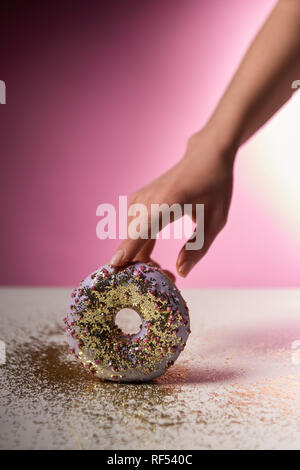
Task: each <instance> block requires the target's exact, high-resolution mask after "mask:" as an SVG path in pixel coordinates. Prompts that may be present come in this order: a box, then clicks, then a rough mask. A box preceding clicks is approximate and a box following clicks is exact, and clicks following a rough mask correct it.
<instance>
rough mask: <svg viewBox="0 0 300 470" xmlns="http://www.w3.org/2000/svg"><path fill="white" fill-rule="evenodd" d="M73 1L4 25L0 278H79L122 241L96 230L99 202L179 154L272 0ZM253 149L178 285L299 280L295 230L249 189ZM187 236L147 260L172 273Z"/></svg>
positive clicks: (63, 281) (8, 281)
mask: <svg viewBox="0 0 300 470" xmlns="http://www.w3.org/2000/svg"><path fill="white" fill-rule="evenodd" d="M68 3H70V2H68ZM73 3H74V2H73ZM75 3H77V2H75ZM75 3H74V5H73V6H70V7H69V9H68V8H66V9H65V10H64V11H61V7H57V11H55V10H53V9H52V10H51V11H42V10H41V11H40V12H39V11H38V12H35V15H33V16H31V17H30V19H29V14H28V13H27V15H28V16H26V14H25V13H24V15H25V16H24V18H23V20H22V17H20V18H18V19H16V18H14V16H13V13H10V15H11V16H10V21H11V23H8V24H9V25H10V26H9V27H7V28H6V30H5V34H6V39H7V42H6V50H3V51H2V52H3V53H2V60H3V64H4V66H3V69H1V72H0V79H2V80H5V81H6V84H7V105H5V106H1V107H0V119H1V122H0V126H1V127H0V133H1V153H2V171H1V176H0V178H1V189H2V197H1V220H2V244H1V251H2V253H1V279H0V282H1V284H5V285H75V284H77V283H78V281H79V280H80V279H82V278H83V277H84V276H85V275H87V274H88V273H89V272H90V271H91V270H92V269H94V268H95V267H97V266H98V265H101V264H103V263H105V262H107V261H108V260H109V259H110V257H111V255H112V253H113V251H114V249H115V248H116V247H117V245H118V241H110V240H106V241H100V240H98V239H97V238H96V223H97V220H98V219H97V217H96V207H97V206H98V204H100V203H102V202H108V203H114V204H116V203H117V200H118V196H119V195H124V194H128V195H129V194H130V193H131V192H132V191H134V190H135V189H137V188H138V187H140V186H142V185H144V184H145V183H147V182H149V181H150V180H151V179H152V178H154V177H156V176H157V175H159V174H160V173H161V172H162V171H164V170H166V169H167V168H168V167H169V166H170V165H172V164H173V163H174V162H176V160H177V159H178V158H179V157H180V156H181V155H182V153H183V150H184V148H185V142H186V139H187V138H188V136H189V135H190V134H191V133H192V132H194V131H196V130H197V129H199V128H200V127H201V125H203V124H204V123H205V120H206V119H207V117H208V116H209V114H210V112H211V111H212V109H213V107H214V106H215V104H216V102H217V100H218V98H219V97H220V95H221V93H222V91H223V90H224V88H225V86H226V84H227V83H228V80H229V79H230V76H231V74H232V72H233V71H234V69H235V68H236V66H237V64H238V62H239V60H240V58H241V57H242V54H243V53H244V51H245V49H246V47H247V45H248V43H249V41H250V40H251V38H252V37H253V35H254V34H255V33H256V32H257V30H258V28H259V27H260V25H261V24H262V22H263V20H264V18H265V17H266V15H267V14H268V12H269V11H270V10H271V8H272V6H273V5H274V1H273V0H243V1H241V0H226V1H224V0H213V1H199V0H185V1H176V0H172V1H169V0H166V1H155V0H154V1H145V2H141V1H139V2H131V1H128V2H124V3H123V5H122V2H117V3H116V5H114V6H115V8H114V9H113V8H107V9H105V8H102V7H100V6H99V3H100V4H101V3H102V2H99V3H98V4H97V2H87V3H82V4H81V6H80V7H79V6H78V3H77V6H75ZM111 3H113V2H111ZM66 4H67V2H66ZM70 5H72V3H71V4H70ZM21 16H22V15H21ZM28 19H29V21H27V20H28ZM14 21H15V22H14ZM12 25H13V26H12ZM2 34H4V33H2ZM295 78H299V77H295ZM287 119H288V116H287ZM263 132H264V131H263ZM262 135H263V134H262ZM283 138H284V136H283ZM254 140H255V138H254ZM262 145H263V144H262ZM249 149H252V151H250V150H248V151H246V148H245V150H244V149H242V150H241V151H240V153H239V157H238V162H237V165H236V169H235V173H236V184H235V189H234V196H233V202H232V209H231V214H230V218H229V222H228V225H227V226H226V228H225V230H224V231H223V232H222V234H221V235H220V236H219V237H218V239H217V240H216V242H215V244H214V246H213V248H212V249H211V251H210V253H209V254H208V255H207V256H206V257H205V259H204V260H203V261H202V262H201V264H199V265H198V267H196V269H195V270H194V271H193V273H192V274H191V275H190V276H189V278H188V279H186V280H180V281H179V282H178V284H179V285H180V286H209V287H214V286H224V287H226V286H238V287H239V286H299V275H300V254H299V253H300V252H299V237H298V236H296V235H297V234H296V231H295V230H294V228H293V227H291V228H289V227H287V223H286V220H285V219H284V218H281V217H280V214H277V212H276V208H275V209H274V207H273V209H272V200H270V198H269V199H268V198H267V197H264V194H263V191H262V193H261V196H260V197H257V192H256V186H255V184H256V183H255V177H254V178H252V179H251V178H248V164H247V162H248V161H249V162H250V160H251V159H252V158H253V159H254V161H255V158H257V155H255V154H256V147H255V145H252V147H251V144H250V147H249ZM264 153H265V150H264V148H261V144H260V155H259V158H264ZM283 158H284V157H283ZM255 171H256V170H255V169H254V171H253V172H252V174H254V175H255ZM257 171H259V168H258V169H257ZM262 186H263V182H262ZM274 192H276V187H275V186H274ZM270 194H271V195H272V191H271V193H270ZM271 199H272V198H271ZM277 215H278V216H277ZM181 244H182V243H181V242H178V241H160V242H159V243H158V244H157V247H156V249H155V257H156V258H157V259H158V260H159V261H160V262H161V263H162V265H163V266H164V267H166V268H169V269H174V266H175V261H176V256H177V252H178V250H179V248H180V246H181Z"/></svg>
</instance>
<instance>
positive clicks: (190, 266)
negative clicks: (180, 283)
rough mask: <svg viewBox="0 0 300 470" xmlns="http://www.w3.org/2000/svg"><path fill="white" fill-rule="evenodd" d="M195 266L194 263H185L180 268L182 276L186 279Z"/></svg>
mask: <svg viewBox="0 0 300 470" xmlns="http://www.w3.org/2000/svg"><path fill="white" fill-rule="evenodd" d="M194 266H195V263H194V262H193V261H184V262H183V263H182V264H181V265H180V266H179V268H178V272H179V274H180V276H182V277H186V276H187V275H188V273H189V272H190V271H191V270H192V269H193V267H194Z"/></svg>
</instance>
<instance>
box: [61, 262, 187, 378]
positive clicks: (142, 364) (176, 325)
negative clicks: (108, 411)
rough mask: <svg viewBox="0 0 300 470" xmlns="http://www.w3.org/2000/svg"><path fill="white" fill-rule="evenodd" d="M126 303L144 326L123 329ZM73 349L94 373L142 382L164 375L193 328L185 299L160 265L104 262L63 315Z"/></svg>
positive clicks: (77, 293)
mask: <svg viewBox="0 0 300 470" xmlns="http://www.w3.org/2000/svg"><path fill="white" fill-rule="evenodd" d="M124 308H130V309H132V310H135V311H136V312H137V313H138V314H139V316H140V317H141V323H142V324H141V327H140V331H139V332H138V333H136V334H133V335H129V334H127V335H126V334H124V333H123V332H122V330H120V328H118V327H117V325H116V324H115V317H116V315H117V313H118V312H119V311H120V310H121V309H124ZM64 321H65V324H66V328H65V330H66V333H67V339H68V343H69V351H70V352H71V353H72V354H74V355H75V356H76V358H77V359H79V361H80V362H81V363H82V364H83V365H84V366H85V367H86V368H87V369H88V370H89V371H90V372H91V373H92V374H93V375H95V376H97V377H99V378H101V379H104V380H112V381H117V382H140V381H146V380H152V379H154V378H156V377H159V376H160V375H162V374H163V373H164V372H165V371H166V370H167V369H168V367H170V366H171V365H172V364H174V361H175V360H176V359H177V357H178V356H179V354H180V352H181V351H182V350H183V349H184V347H185V344H186V341H187V338H188V336H189V333H190V320H189V314H188V308H187V305H186V302H185V301H184V299H183V298H182V296H181V294H180V292H179V290H178V289H177V288H176V287H175V285H174V284H173V283H172V282H171V281H170V280H169V279H168V278H167V277H166V276H165V275H164V274H163V272H162V271H161V270H160V269H158V268H157V267H153V266H150V265H147V264H145V263H140V262H137V263H133V264H130V265H128V266H126V267H125V268H123V269H121V270H118V269H117V268H114V267H113V266H111V265H105V266H103V267H101V268H99V269H98V270H97V271H95V272H93V273H92V274H90V275H89V276H88V277H87V278H86V279H85V280H84V281H81V283H80V286H79V287H78V288H77V289H75V290H74V291H73V293H72V303H71V305H70V311H69V313H68V314H67V316H66V318H65V319H64Z"/></svg>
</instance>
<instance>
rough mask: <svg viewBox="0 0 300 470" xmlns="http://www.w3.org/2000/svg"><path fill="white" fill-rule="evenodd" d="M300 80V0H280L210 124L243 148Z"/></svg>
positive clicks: (229, 140) (287, 97)
mask: <svg viewBox="0 0 300 470" xmlns="http://www.w3.org/2000/svg"><path fill="white" fill-rule="evenodd" d="M299 78H300V0H280V1H279V2H278V3H277V5H276V6H275V8H274V10H273V11H272V13H271V15H270V16H269V18H268V19H267V21H266V22H265V24H264V25H263V27H262V29H261V30H260V32H259V33H258V35H257V36H256V38H255V39H254V41H253V43H252V44H251V46H250V48H249V49H248V51H247V53H246V55H245V57H244V59H243V60H242V62H241V64H240V66H239V68H238V70H237V72H236V73H235V75H234V77H233V79H232V80H231V83H230V84H229V86H228V88H227V90H226V91H225V93H224V95H223V97H222V98H221V100H220V102H219V104H218V106H217V108H216V109H215V111H214V113H213V114H212V116H211V118H210V120H209V122H208V124H207V127H212V128H214V129H217V132H219V137H220V136H222V137H220V138H221V139H223V141H224V143H225V144H229V145H231V144H232V143H235V144H236V146H239V145H240V144H242V143H243V142H245V141H246V140H247V139H248V138H249V137H251V136H252V135H253V134H254V133H255V132H256V131H257V130H258V129H259V128H260V127H261V126H262V125H263V124H264V123H265V122H266V121H267V120H268V119H269V118H270V117H271V116H273V114H275V113H276V111H277V110H278V109H279V108H280V107H281V106H282V105H283V104H284V103H285V102H286V101H287V100H288V99H289V98H290V97H291V95H292V93H293V90H292V88H291V84H292V82H293V81H294V80H296V79H299Z"/></svg>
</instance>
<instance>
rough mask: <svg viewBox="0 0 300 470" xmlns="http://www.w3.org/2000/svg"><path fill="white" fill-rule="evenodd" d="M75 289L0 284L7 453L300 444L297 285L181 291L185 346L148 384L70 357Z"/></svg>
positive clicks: (1, 408)
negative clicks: (117, 380)
mask: <svg viewBox="0 0 300 470" xmlns="http://www.w3.org/2000/svg"><path fill="white" fill-rule="evenodd" d="M70 291H71V290H70V289H62V288H58V289H54V288H47V289H46V288H35V289H31V288H27V289H15V288H2V289H0V320H1V321H0V340H2V341H5V343H6V350H7V357H6V364H3V365H0V380H1V387H0V448H4V449H5V448H10V449H55V448H59V449H273V448H274V449H287V448H291V449H299V448H300V351H299V354H298V355H297V350H296V349H292V343H293V342H294V341H296V340H300V291H299V290H214V289H212V290H201V289H193V290H192V289H187V290H184V291H183V296H184V297H185V298H186V300H187V303H188V305H189V307H190V314H191V325H192V334H191V336H190V338H189V341H188V344H187V347H186V349H185V351H184V352H183V353H182V355H181V356H180V358H179V359H178V361H177V362H176V364H175V365H174V366H173V367H172V368H171V369H169V371H168V372H167V373H166V374H165V375H164V376H163V377H161V378H159V379H157V380H156V381H155V382H153V383H149V384H142V385H134V384H127V385H123V384H113V383H102V382H100V381H98V380H97V379H95V378H93V377H90V376H89V375H88V374H87V373H86V371H85V370H84V369H83V368H82V366H81V365H80V364H77V362H75V361H74V359H73V358H72V357H71V356H70V355H69V354H68V352H67V346H66V343H65V339H64V336H63V334H62V328H63V324H62V318H63V316H64V313H65V311H66V309H67V306H68V304H69V295H70ZM295 344H296V343H295ZM299 350H300V348H299Z"/></svg>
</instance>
